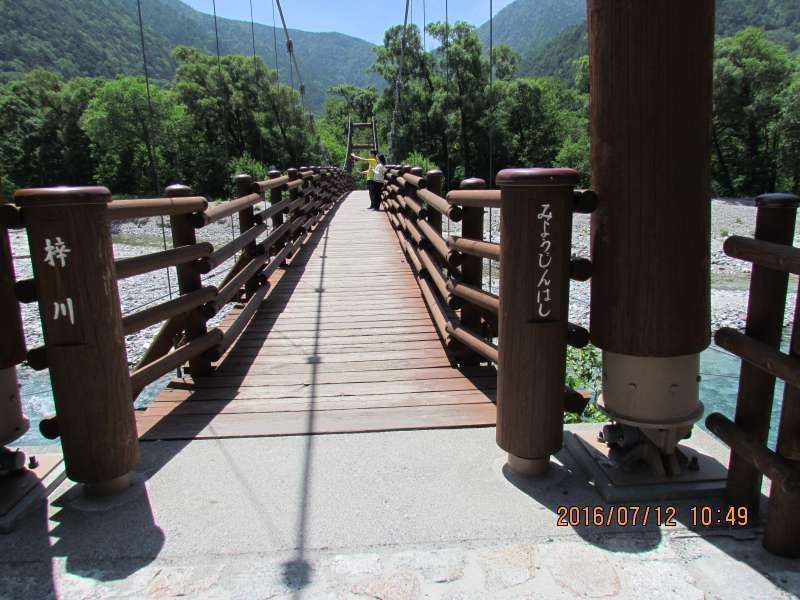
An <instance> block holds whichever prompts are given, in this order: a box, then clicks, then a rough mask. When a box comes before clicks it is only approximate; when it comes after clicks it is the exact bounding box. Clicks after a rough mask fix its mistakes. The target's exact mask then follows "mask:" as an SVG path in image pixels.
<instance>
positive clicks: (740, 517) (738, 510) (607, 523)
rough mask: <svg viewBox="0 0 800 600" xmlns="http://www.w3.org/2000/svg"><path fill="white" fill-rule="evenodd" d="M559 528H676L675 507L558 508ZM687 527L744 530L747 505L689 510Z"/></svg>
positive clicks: (676, 514)
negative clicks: (716, 527) (721, 527)
mask: <svg viewBox="0 0 800 600" xmlns="http://www.w3.org/2000/svg"><path fill="white" fill-rule="evenodd" d="M556 514H557V521H556V525H558V526H559V527H647V526H648V525H655V526H657V527H677V526H678V520H677V516H678V508H677V507H676V506H647V505H644V506H639V505H630V506H621V505H611V506H559V507H557V508H556ZM688 517H689V518H688V522H687V523H686V525H687V526H689V527H713V526H715V525H722V526H728V527H747V526H748V525H749V524H750V514H749V511H748V509H747V507H746V506H728V507H723V508H720V507H715V506H710V505H695V506H690V507H689V514H688Z"/></svg>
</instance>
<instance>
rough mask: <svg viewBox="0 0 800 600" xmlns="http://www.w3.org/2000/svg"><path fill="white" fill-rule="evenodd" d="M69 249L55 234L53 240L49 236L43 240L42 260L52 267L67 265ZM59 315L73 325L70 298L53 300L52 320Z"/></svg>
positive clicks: (61, 267) (72, 303)
mask: <svg viewBox="0 0 800 600" xmlns="http://www.w3.org/2000/svg"><path fill="white" fill-rule="evenodd" d="M70 252H71V250H70V249H69V246H67V244H66V243H65V242H64V240H62V239H61V236H56V239H55V242H53V241H52V240H51V239H50V238H45V240H44V262H45V264H48V265H50V266H51V267H53V268H54V269H64V268H66V266H67V256H68V255H69V253H70ZM61 317H65V318H68V319H69V322H70V324H71V325H75V305H74V302H73V300H72V298H65V299H64V301H63V302H59V301H55V302H53V320H54V321H58V320H59V319H60V318H61Z"/></svg>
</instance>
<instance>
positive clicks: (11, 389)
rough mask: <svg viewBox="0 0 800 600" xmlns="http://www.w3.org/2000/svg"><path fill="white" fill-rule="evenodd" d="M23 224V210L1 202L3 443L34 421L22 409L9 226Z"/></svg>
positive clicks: (21, 343)
mask: <svg viewBox="0 0 800 600" xmlns="http://www.w3.org/2000/svg"><path fill="white" fill-rule="evenodd" d="M11 226H13V227H20V226H21V223H20V222H19V212H18V211H17V209H16V208H14V207H13V206H10V205H0V330H2V331H3V334H2V335H0V398H2V400H3V402H2V403H1V404H0V446H5V445H7V444H10V443H12V442H14V441H16V440H18V439H19V438H20V437H21V436H22V435H24V434H25V432H26V431H27V430H28V427H29V426H30V423H29V421H28V419H26V418H25V416H24V415H23V412H22V400H21V398H20V394H19V384H18V382H17V368H16V366H17V365H18V364H19V363H21V362H23V361H24V360H25V334H24V333H23V331H22V316H21V314H20V309H19V302H17V298H16V297H15V295H14V280H15V277H14V260H13V255H12V254H11V242H10V240H9V237H8V228H9V227H11Z"/></svg>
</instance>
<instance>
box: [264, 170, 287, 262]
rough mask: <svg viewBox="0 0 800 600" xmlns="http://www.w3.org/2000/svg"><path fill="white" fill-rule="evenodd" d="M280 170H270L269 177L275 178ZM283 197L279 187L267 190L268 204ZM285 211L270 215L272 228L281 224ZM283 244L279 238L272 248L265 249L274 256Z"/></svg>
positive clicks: (279, 173) (278, 175) (274, 202)
mask: <svg viewBox="0 0 800 600" xmlns="http://www.w3.org/2000/svg"><path fill="white" fill-rule="evenodd" d="M280 176H281V172H280V171H270V172H269V178H270V179H275V178H276V177H280ZM282 199H283V190H282V189H281V188H273V189H271V190H270V191H269V203H270V204H277V203H278V202H280V201H281V200H282ZM285 212H286V211H283V210H282V211H280V212H279V213H277V214H275V215H272V229H273V230H274V229H275V228H277V227H280V226H281V225H283V215H284V214H285ZM282 245H283V240H279V241H278V242H277V243H276V244H275V245H274V246H273V247H272V248H268V249H267V251H268V252H269V256H275V255H276V254H277V253H278V252H280V247H281V246H282Z"/></svg>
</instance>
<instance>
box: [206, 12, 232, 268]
mask: <svg viewBox="0 0 800 600" xmlns="http://www.w3.org/2000/svg"><path fill="white" fill-rule="evenodd" d="M211 9H212V10H213V12H214V37H215V39H216V41H217V70H218V71H219V80H220V84H221V85H222V88H223V93H224V94H225V96H227V95H228V92H227V86H226V85H225V77H224V75H223V73H222V57H221V54H222V53H221V52H220V47H219V25H218V24H217V2H216V0H211ZM226 107H227V103H226V102H223V103H222V113H223V119H222V121H223V127H225V122H226V121H227V118H226V117H227V110H226ZM230 224H231V240H233V239H234V238H236V229H235V226H234V224H233V215H231V216H230ZM238 255H239V254H238V252H237V254H236V256H238Z"/></svg>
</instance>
